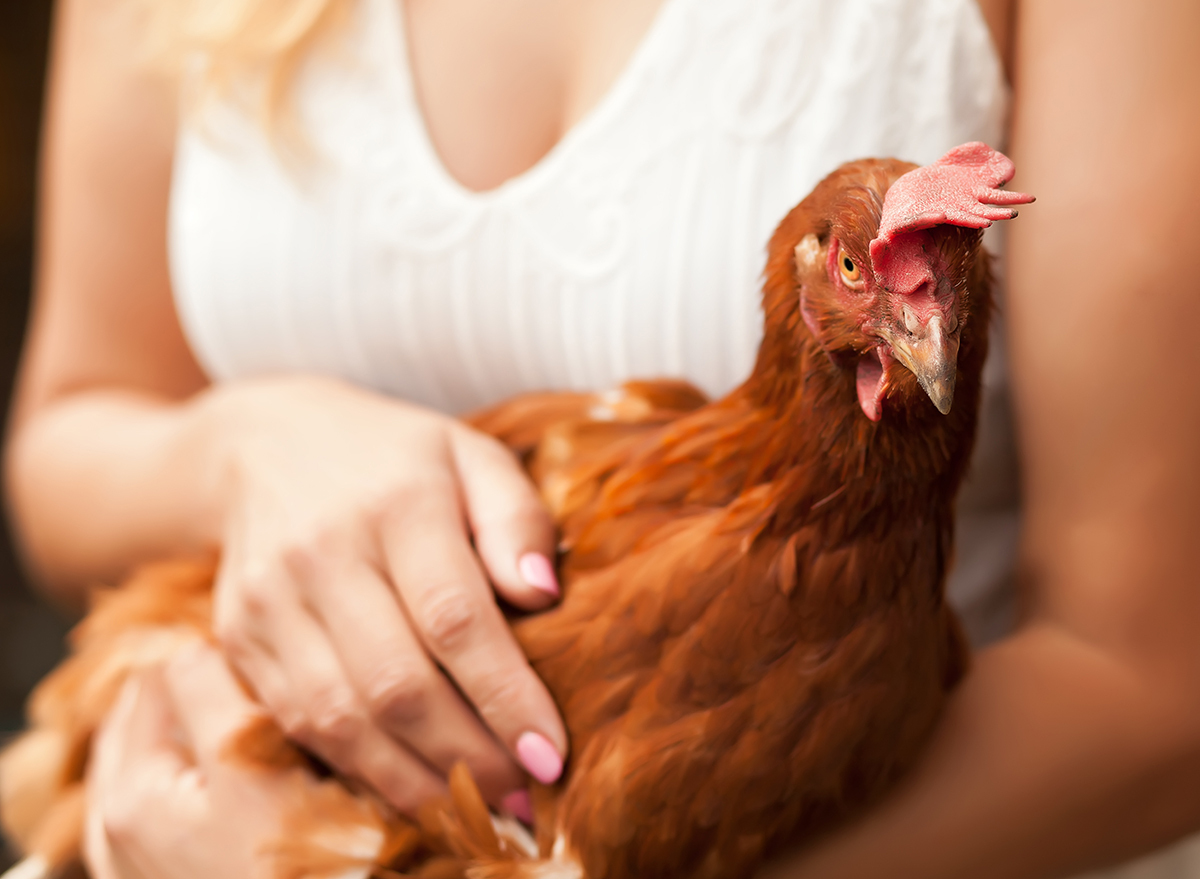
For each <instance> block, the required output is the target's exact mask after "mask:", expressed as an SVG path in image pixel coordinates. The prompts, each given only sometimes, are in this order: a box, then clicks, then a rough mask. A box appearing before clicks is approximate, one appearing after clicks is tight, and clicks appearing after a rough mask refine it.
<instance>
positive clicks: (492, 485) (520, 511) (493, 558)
mask: <svg viewBox="0 0 1200 879" xmlns="http://www.w3.org/2000/svg"><path fill="white" fill-rule="evenodd" d="M450 444H451V451H452V453H453V455H454V466H455V468H456V470H457V471H458V475H459V479H460V481H461V487H462V495H463V506H464V507H465V512H466V518H467V522H468V524H469V526H470V529H471V534H472V536H473V537H474V541H475V550H476V551H477V552H478V553H479V558H480V560H481V561H482V562H483V565H484V567H485V568H486V569H487V572H488V574H489V575H490V577H491V580H492V583H493V584H494V585H495V587H496V591H497V592H499V593H500V594H501V595H503V596H504V598H505V599H507V600H508V601H510V602H512V603H513V604H514V605H516V606H517V607H520V608H523V609H525V610H537V609H540V608H544V607H547V606H549V605H550V604H551V603H553V602H554V601H555V600H556V599H557V598H558V596H559V586H558V578H557V576H556V575H555V572H554V565H553V559H554V557H555V536H554V523H553V521H552V520H551V519H550V514H549V512H547V510H546V506H545V504H543V503H542V499H541V498H540V497H539V496H538V494H537V491H536V490H535V489H534V487H533V485H532V483H530V481H529V477H528V476H526V475H525V472H524V471H523V470H522V469H521V465H520V464H519V463H518V462H517V459H516V458H515V457H514V456H513V454H512V452H510V451H509V450H508V449H507V448H505V447H504V446H503V445H501V444H500V443H498V442H496V440H494V439H492V438H491V437H488V436H484V435H483V434H480V433H477V432H475V431H473V430H470V429H468V428H465V427H462V428H458V429H455V430H452V431H451V432H450Z"/></svg>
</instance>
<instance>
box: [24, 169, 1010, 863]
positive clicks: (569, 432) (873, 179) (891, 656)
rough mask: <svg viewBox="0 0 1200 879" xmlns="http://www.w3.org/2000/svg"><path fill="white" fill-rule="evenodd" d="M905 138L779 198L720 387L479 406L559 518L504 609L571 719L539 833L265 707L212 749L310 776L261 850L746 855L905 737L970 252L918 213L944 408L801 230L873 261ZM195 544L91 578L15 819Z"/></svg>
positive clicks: (636, 385) (311, 859) (550, 857)
mask: <svg viewBox="0 0 1200 879" xmlns="http://www.w3.org/2000/svg"><path fill="white" fill-rule="evenodd" d="M911 167H912V166H910V165H906V164H904V163H900V162H896V161H891V160H866V161H862V162H857V163H850V164H848V165H846V166H844V167H843V168H841V169H839V170H838V171H835V172H834V173H833V174H832V175H830V176H829V177H828V178H826V180H824V181H823V182H822V183H821V184H819V185H818V187H817V188H816V190H814V192H813V194H812V195H810V196H809V197H808V198H807V199H805V200H804V201H803V202H802V203H801V204H800V205H798V206H797V207H796V208H794V209H793V210H792V211H791V212H790V213H789V214H788V216H787V217H785V218H784V220H783V221H782V222H781V223H780V225H779V227H778V229H777V230H776V232H775V234H774V235H773V236H772V239H771V242H770V244H769V246H768V261H767V266H766V271H765V280H764V286H763V310H764V315H765V325H764V337H763V342H762V345H761V347H760V350H759V354H758V358H757V360H756V364H755V368H754V371H753V373H752V375H751V376H750V377H749V378H748V379H747V381H746V382H745V383H744V384H743V385H742V386H740V387H739V388H737V389H736V390H734V391H733V392H732V393H730V394H729V395H727V396H726V397H724V398H723V399H720V400H717V401H713V402H708V401H707V400H706V399H705V398H704V396H703V394H701V393H700V392H699V391H697V390H696V389H694V388H692V387H691V386H690V385H688V384H686V383H684V382H679V381H659V382H652V381H651V382H647V381H643V382H631V383H628V384H627V385H625V386H624V387H623V388H622V389H620V390H619V391H617V392H612V393H608V394H583V393H545V394H532V395H527V396H524V397H520V398H517V399H514V400H511V401H508V402H506V403H503V404H501V405H499V406H496V407H493V408H492V409H490V410H488V411H486V412H483V413H480V414H479V415H477V416H476V417H475V418H474V419H473V420H474V424H475V425H476V426H477V427H479V428H480V429H482V430H485V431H487V432H489V433H491V434H493V435H494V436H496V437H497V438H499V439H501V440H502V441H503V442H505V443H506V444H508V445H509V447H510V448H512V449H513V451H514V452H515V453H517V454H518V455H519V456H521V458H522V460H523V461H524V462H525V464H526V466H527V467H528V469H529V472H530V474H531V476H532V478H533V479H534V481H535V483H536V484H537V485H538V487H539V489H540V490H541V492H542V494H543V497H544V498H545V499H546V501H547V503H548V505H549V507H550V509H551V510H552V512H553V514H554V517H555V520H556V522H557V524H558V526H559V528H560V533H561V547H562V551H563V553H562V559H561V564H560V577H561V580H562V582H563V584H564V595H563V600H562V602H561V604H560V605H559V606H557V607H555V608H553V609H551V610H549V611H547V612H545V613H543V614H540V615H538V616H534V617H528V618H525V619H522V620H520V621H518V622H517V623H516V624H515V632H516V635H517V638H518V640H519V642H520V644H521V646H522V647H523V648H524V650H525V652H526V653H527V655H528V656H529V659H530V661H531V663H532V664H533V666H534V668H535V669H536V670H537V672H538V673H539V674H540V675H541V676H542V678H543V679H544V680H545V681H546V684H547V686H548V687H549V689H550V691H551V693H552V694H553V695H554V696H555V698H556V699H557V701H558V704H559V706H560V708H561V709H562V712H563V715H564V717H565V719H566V723H567V728H568V731H569V733H570V737H571V746H572V755H571V758H570V760H569V763H568V766H567V770H566V773H565V775H564V778H563V779H562V781H560V782H559V783H558V784H557V785H554V786H551V787H542V786H535V788H534V790H533V803H534V812H535V816H536V826H535V828H534V832H535V835H536V849H537V853H538V856H539V858H540V859H541V860H531V859H530V853H527V852H526V850H525V848H524V843H523V842H522V840H520V839H519V838H518V837H519V834H518V833H517V831H516V830H515V829H511V828H510V829H509V830H499V831H498V830H497V829H496V827H497V826H499V825H496V826H493V824H492V820H491V818H490V816H488V814H487V811H486V808H485V807H484V804H483V800H482V798H481V797H480V796H479V794H478V791H477V790H476V789H475V785H474V783H473V781H472V780H471V779H470V776H469V773H467V772H466V771H465V769H461V768H456V770H455V771H454V773H452V777H451V790H452V799H451V801H449V802H446V803H439V804H430V805H429V806H427V807H426V808H425V809H423V810H422V812H421V815H420V820H419V828H420V833H419V841H418V834H417V831H416V830H414V829H413V827H412V826H411V825H409V824H407V823H406V822H403V821H401V820H399V819H396V818H395V816H390V815H386V814H384V813H383V812H382V811H381V809H380V808H379V806H378V805H377V803H375V801H374V800H373V799H371V798H369V797H365V796H364V795H362V794H360V793H356V792H354V791H355V789H354V788H352V787H343V786H341V785H340V784H339V783H338V782H337V780H336V779H325V780H323V781H317V780H316V779H315V777H312V776H311V773H309V771H308V768H307V766H306V765H305V763H306V761H307V760H308V758H307V757H305V756H304V755H302V754H301V753H300V752H299V751H298V750H297V749H295V748H294V747H293V746H291V745H290V744H288V743H287V742H286V741H285V740H284V739H283V738H282V735H281V734H280V733H279V731H278V729H276V728H275V727H274V725H273V724H270V723H264V724H259V725H256V726H255V727H254V728H252V729H249V730H247V731H246V732H245V733H244V734H243V735H242V736H241V737H240V738H239V740H238V742H237V743H236V744H235V746H234V752H232V753H231V754H230V758H231V759H241V760H248V761H250V762H253V763H255V764H256V765H260V766H265V767H270V768H272V769H273V770H275V771H280V772H294V773H298V774H305V773H308V777H310V778H311V780H312V783H310V784H306V785H301V786H299V787H298V788H297V790H298V796H297V799H296V812H295V814H294V816H293V820H292V822H291V823H290V824H289V830H288V839H287V840H285V841H284V844H281V847H280V851H281V853H283V854H287V857H283V858H281V862H280V863H281V868H280V869H281V872H280V876H281V877H299V876H302V875H310V874H311V875H320V874H322V873H328V872H329V871H330V870H331V869H333V868H334V867H336V866H338V865H345V864H346V863H348V861H347V860H346V858H345V856H338V855H337V854H336V852H334V853H333V854H331V853H330V851H329V850H326V851H325V853H324V854H322V853H320V852H317V851H315V850H314V848H313V847H312V846H311V845H310V846H307V847H306V846H305V845H304V844H303V843H306V842H312V841H313V840H317V841H318V842H319V841H320V839H321V838H322V837H323V836H324V837H326V838H327V837H328V836H329V834H330V833H331V832H332V831H334V830H338V829H341V830H343V831H347V832H349V831H353V830H354V829H355V828H358V829H362V828H367V829H373V830H374V831H375V832H376V833H378V834H379V836H380V838H381V839H384V840H385V842H384V843H383V846H382V850H381V851H382V853H381V855H380V856H379V858H377V862H376V873H375V875H377V876H380V877H391V876H396V875H401V874H403V875H414V876H426V877H431V879H443V877H445V879H449V877H455V879H460V877H468V876H469V877H472V879H508V877H512V879H522V877H525V879H532V877H535V876H551V875H555V876H557V875H569V874H570V875H580V876H584V877H587V879H626V877H635V876H638V877H645V876H672V877H682V879H689V877H695V879H724V877H740V876H744V875H748V874H749V873H750V872H752V870H753V869H754V866H755V865H756V864H757V863H758V862H759V861H760V859H761V858H762V857H763V856H764V855H765V854H766V853H768V852H769V851H771V849H772V848H773V847H774V846H775V845H777V844H779V843H780V842H781V841H782V840H785V839H788V840H792V839H795V838H797V837H799V836H803V835H806V834H814V833H818V832H820V831H822V830H824V829H825V828H827V827H828V826H830V824H831V823H833V822H836V821H839V820H844V819H845V818H846V817H847V816H848V815H851V814H853V813H854V812H855V811H857V810H859V809H861V808H863V807H864V806H866V805H867V804H869V803H870V802H872V801H873V800H874V799H876V798H877V797H878V796H879V795H880V793H881V792H882V791H884V790H885V789H886V788H887V786H888V785H889V784H891V783H892V782H893V781H894V780H895V779H896V778H897V777H898V776H899V774H900V773H902V772H903V771H904V769H905V768H906V767H907V766H908V765H909V764H910V763H911V762H912V760H913V759H914V757H915V755H916V753H917V751H918V749H919V748H920V746H921V744H922V742H923V741H924V740H925V738H926V737H927V735H928V733H929V730H930V729H931V727H932V724H933V722H934V720H935V719H936V717H937V714H938V712H939V710H940V707H941V705H942V702H943V700H944V698H945V694H946V692H947V690H948V689H949V688H950V687H952V686H953V685H954V684H955V683H956V682H957V681H958V679H959V678H960V677H961V676H962V674H963V673H964V670H965V667H966V661H967V654H966V648H965V642H964V640H963V637H962V633H961V631H960V630H959V628H958V625H957V623H956V621H955V620H954V617H953V614H952V613H951V612H950V610H949V609H948V608H947V606H946V604H945V602H944V599H943V594H942V588H943V581H944V576H945V571H946V567H947V564H948V559H949V553H950V548H951V540H952V518H953V517H952V513H953V498H954V494H955V491H956V490H957V487H958V484H959V482H960V481H961V479H962V476H963V473H964V471H965V468H966V464H967V460H968V457H969V454H970V450H971V444H972V440H973V434H974V428H975V419H976V409H977V403H978V396H979V382H980V374H981V371H982V364H983V360H984V357H985V355H986V340H987V323H988V316H989V310H990V301H991V300H990V287H989V275H988V270H987V263H986V258H985V255H984V254H982V252H981V251H980V249H979V236H978V234H977V233H975V232H968V231H965V230H961V229H953V228H946V229H942V228H940V227H939V229H938V230H935V231H934V232H932V233H930V241H931V246H933V247H936V248H938V249H939V251H940V252H941V253H942V254H943V255H944V256H945V260H944V262H945V264H946V266H947V269H946V271H947V273H948V275H949V276H952V281H953V283H954V284H955V285H956V290H957V294H956V295H958V297H959V301H960V303H961V312H960V315H961V318H962V322H963V325H964V328H963V330H962V338H961V346H960V348H959V352H958V372H959V378H958V387H957V390H956V400H955V406H954V408H953V409H952V410H951V412H950V414H949V415H947V416H942V415H941V414H939V413H938V412H937V411H936V410H935V409H934V407H933V405H932V403H930V402H929V400H928V399H927V398H926V397H925V396H924V394H923V392H922V391H921V389H920V387H919V385H918V383H917V380H916V379H915V377H913V376H912V375H911V374H908V373H906V372H905V371H904V370H900V372H899V373H898V374H897V375H895V376H894V377H892V379H889V381H891V385H890V390H889V391H888V395H887V398H886V404H885V409H884V413H883V417H882V419H881V420H880V421H878V422H872V421H870V420H868V418H866V417H865V416H864V415H863V412H862V411H861V410H860V408H859V405H858V403H857V399H856V392H855V369H854V363H855V362H857V359H858V358H859V357H862V356H864V355H865V356H870V354H869V348H870V345H871V344H872V342H871V341H870V340H869V339H867V338H866V337H864V336H863V334H862V331H861V328H860V325H859V323H860V322H858V321H856V319H855V317H854V314H853V312H852V310H850V309H849V308H848V306H847V305H846V300H845V298H844V297H841V298H839V295H840V294H838V292H837V291H836V290H835V289H834V288H833V287H832V285H831V282H830V281H829V280H828V279H827V278H825V277H824V275H823V273H822V272H823V269H820V267H818V269H819V270H818V269H814V270H812V272H809V273H808V274H806V272H808V271H809V270H808V269H805V268H804V267H801V266H799V265H797V261H796V258H795V256H794V253H795V248H796V245H797V244H798V243H799V242H800V241H801V240H802V239H804V237H805V236H807V235H813V236H816V239H817V240H818V241H819V242H820V243H821V246H828V243H829V241H830V240H831V236H834V235H836V237H837V239H838V240H839V241H840V242H841V244H842V246H844V247H845V248H846V249H847V252H849V253H852V254H854V255H855V258H856V259H859V260H861V261H862V264H864V265H866V264H867V260H868V255H867V253H868V249H869V242H870V240H871V238H872V236H873V235H874V234H875V230H876V229H877V228H878V225H879V220H880V213H881V210H882V204H883V198H884V193H885V192H886V191H887V189H888V186H889V185H890V184H891V182H892V181H894V180H895V179H896V178H897V177H898V176H900V175H901V174H903V173H904V172H905V171H907V170H908V169H909V168H911ZM800 290H803V291H804V294H805V295H806V296H807V297H808V299H807V300H806V301H808V302H809V303H811V306H812V312H811V315H810V314H809V312H806V313H805V316H802V315H801V313H800V307H799V291H800ZM810 317H811V323H810V320H809V318H810ZM811 327H815V330H814V329H811ZM814 332H816V333H817V335H814ZM213 571H214V567H213V562H212V560H205V561H203V562H200V563H177V564H174V565H173V566H166V567H163V566H160V567H156V568H149V569H147V570H146V571H145V572H143V573H141V574H139V575H137V576H135V577H134V578H133V579H132V580H131V581H130V582H128V583H126V584H125V585H123V586H122V588H121V589H120V590H119V591H115V592H112V593H103V594H102V595H100V596H98V599H97V603H96V608H95V610H94V611H93V613H92V614H91V616H89V618H88V620H87V621H85V623H84V624H83V625H82V626H81V627H80V628H79V630H78V631H77V633H76V635H75V637H74V642H73V646H74V650H75V653H74V655H73V656H72V658H71V659H69V660H68V661H67V662H66V663H65V664H64V665H63V666H62V667H61V668H60V669H59V670H57V671H56V672H55V673H54V674H53V675H51V676H50V678H48V679H47V681H46V682H45V683H44V684H43V685H42V686H41V687H40V688H39V691H38V693H37V694H36V695H35V696H34V698H33V700H32V703H31V707H30V720H31V726H32V730H31V732H29V733H27V734H26V736H25V737H24V738H23V739H21V740H19V741H18V742H17V744H16V745H15V746H14V748H13V749H12V750H10V751H9V752H8V753H7V754H6V755H5V756H4V758H3V760H4V763H3V766H4V768H5V772H4V774H5V776H8V775H10V772H9V767H10V766H11V765H12V764H13V763H14V762H15V761H16V760H17V759H18V758H19V757H20V758H21V759H25V758H24V757H22V756H21V755H27V756H28V759H29V761H30V762H31V763H32V764H36V765H35V766H34V768H33V769H32V770H30V771H27V772H24V774H23V775H22V774H21V773H15V774H14V775H16V776H21V777H19V778H16V779H15V780H13V779H5V780H4V782H3V784H0V797H2V798H3V805H4V811H5V814H6V815H7V816H9V817H8V822H9V830H10V832H11V833H12V834H13V835H14V836H15V837H16V838H17V839H18V841H20V842H21V843H23V844H26V845H27V844H28V841H29V840H31V839H33V838H36V836H37V833H38V832H39V831H38V828H39V827H40V826H41V824H42V822H44V821H46V820H48V816H50V815H51V814H52V813H53V811H54V809H55V808H56V806H55V804H56V803H58V802H61V801H62V799H63V798H64V797H67V796H69V795H70V794H69V791H70V789H71V786H72V785H76V784H77V783H78V781H79V780H80V779H81V777H82V771H83V767H84V764H85V761H86V756H87V750H88V744H89V742H90V736H91V733H92V731H93V730H94V729H95V728H96V725H97V724H98V723H99V721H100V719H101V718H102V717H103V716H104V713H105V712H106V711H107V710H108V707H109V706H110V705H111V702H112V700H113V698H114V696H115V693H116V692H117V689H119V686H120V684H121V682H122V681H123V680H124V678H125V676H126V675H128V674H129V672H130V671H131V670H133V669H135V668H137V667H140V666H142V665H146V664H153V663H155V662H161V661H162V660H163V659H164V658H165V657H166V656H168V655H169V654H170V653H171V651H172V650H173V648H174V645H175V644H176V643H178V641H179V640H180V639H181V633H188V634H189V637H190V636H191V633H194V632H197V631H198V632H201V633H204V634H206V635H207V634H208V633H209V619H210V611H211V606H210V605H211V598H210V593H211V583H212V576H213ZM72 821H73V822H74V823H76V824H77V823H78V822H77V819H72ZM335 835H336V834H335ZM318 847H319V846H318ZM339 857H340V858H341V859H340V860H339ZM351 860H353V859H351ZM573 869H574V870H576V873H575V874H571V872H570V871H571V870H573ZM545 870H551V872H544V871H545ZM554 870H559V872H554ZM562 870H566V872H561V871H562ZM306 871H307V872H306Z"/></svg>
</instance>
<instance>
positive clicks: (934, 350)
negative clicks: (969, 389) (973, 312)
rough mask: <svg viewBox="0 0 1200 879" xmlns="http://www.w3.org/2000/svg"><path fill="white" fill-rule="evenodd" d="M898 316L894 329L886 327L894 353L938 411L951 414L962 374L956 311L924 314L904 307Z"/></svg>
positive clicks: (938, 311)
mask: <svg viewBox="0 0 1200 879" xmlns="http://www.w3.org/2000/svg"><path fill="white" fill-rule="evenodd" d="M947 312H948V313H947ZM896 317H897V320H896V321H895V323H894V324H893V325H892V326H890V327H886V326H885V327H884V328H882V329H883V332H882V335H883V337H884V338H885V339H886V341H887V342H888V344H889V345H891V348H892V354H894V355H895V357H896V359H897V360H899V361H900V362H901V363H902V364H903V365H904V366H905V367H907V368H908V370H909V371H910V372H912V374H913V375H915V376H916V377H917V381H919V382H920V383H921V387H922V388H923V389H924V391H925V393H926V394H928V395H929V399H930V400H932V401H933V405H934V406H936V407H937V409H938V411H939V412H941V413H942V414H943V415H946V414H948V413H949V412H950V406H951V404H952V403H953V402H954V379H955V376H956V375H957V373H958V341H959V333H958V319H957V315H955V313H954V309H953V308H950V309H946V310H943V309H934V310H932V313H928V314H925V315H921V314H919V313H918V312H917V310H916V309H915V308H912V307H910V306H909V305H907V304H902V305H901V306H900V308H899V314H898V315H896Z"/></svg>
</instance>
